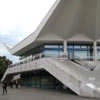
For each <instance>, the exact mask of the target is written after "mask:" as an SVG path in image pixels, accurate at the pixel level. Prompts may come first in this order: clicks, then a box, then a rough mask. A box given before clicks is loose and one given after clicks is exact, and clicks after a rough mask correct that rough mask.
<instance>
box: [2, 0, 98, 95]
mask: <svg viewBox="0 0 100 100" xmlns="http://www.w3.org/2000/svg"><path fill="white" fill-rule="evenodd" d="M9 51H10V52H11V54H13V55H16V56H20V59H21V60H20V62H19V63H16V64H14V65H11V66H9V68H8V69H7V71H6V72H5V74H4V76H3V78H2V81H5V80H9V81H11V80H13V78H14V76H15V75H18V74H20V75H21V78H22V80H23V82H22V83H23V85H25V86H31V87H43V88H61V87H68V88H70V89H71V90H72V91H74V92H75V93H76V94H78V95H80V96H88V97H100V0H56V2H55V4H54V5H53V6H52V8H51V9H50V11H49V12H48V14H47V15H46V17H45V18H44V20H43V21H42V22H41V24H40V25H39V27H38V28H37V30H36V31H35V32H34V33H32V34H31V35H30V36H28V37H27V38H25V39H24V40H23V41H21V42H20V43H18V44H17V45H15V46H14V47H13V48H11V49H9Z"/></svg>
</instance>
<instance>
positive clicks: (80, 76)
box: [2, 58, 100, 97]
mask: <svg viewBox="0 0 100 100" xmlns="http://www.w3.org/2000/svg"><path fill="white" fill-rule="evenodd" d="M40 69H45V70H46V71H48V72H49V73H50V74H52V75H53V76H54V77H55V78H57V79H58V80H59V81H60V82H62V83H63V84H64V86H66V87H69V88H70V89H71V90H72V91H74V92H75V93H76V94H78V95H79V96H85V97H100V77H99V76H100V71H99V70H94V71H89V70H87V69H86V67H84V66H81V65H80V64H78V63H75V62H73V61H70V60H66V59H57V58H41V59H39V60H35V61H30V62H27V63H26V64H21V65H17V66H16V67H11V68H8V69H7V71H6V73H5V74H4V76H3V78H2V81H4V80H5V79H6V77H7V76H8V75H9V74H18V73H23V72H26V71H35V70H40Z"/></svg>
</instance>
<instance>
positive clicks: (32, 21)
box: [0, 0, 56, 61]
mask: <svg viewBox="0 0 100 100" xmlns="http://www.w3.org/2000/svg"><path fill="white" fill-rule="evenodd" d="M55 1H56V0H0V56H3V55H5V56H7V57H8V58H10V59H11V60H14V61H16V60H15V59H16V58H15V57H13V56H11V55H10V54H9V53H8V51H7V50H6V48H5V47H4V45H3V43H5V44H7V45H10V46H11V47H12V46H14V45H15V44H17V43H18V42H19V41H21V40H22V39H24V38H25V37H27V36H28V35H29V34H31V33H32V32H34V31H35V30H36V28H37V26H38V25H39V23H40V22H41V21H42V19H43V18H44V16H45V15H46V14H47V12H48V11H49V9H50V8H51V6H52V5H53V3H54V2H55Z"/></svg>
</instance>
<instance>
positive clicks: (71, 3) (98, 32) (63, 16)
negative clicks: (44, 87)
mask: <svg viewBox="0 0 100 100" xmlns="http://www.w3.org/2000/svg"><path fill="white" fill-rule="evenodd" d="M99 26H100V0H56V2H55V3H54V5H53V6H52V8H51V9H50V11H49V12H48V14H47V15H46V17H45V18H44V20H43V21H42V22H41V24H40V25H39V27H38V28H37V30H36V31H35V32H34V33H32V34H31V35H30V36H28V37H27V38H25V39H24V40H23V41H21V42H20V43H18V44H17V45H16V46H14V47H13V48H12V49H10V52H11V53H12V54H15V55H21V53H22V52H25V51H27V50H28V49H30V48H34V47H35V46H36V45H39V44H40V43H41V41H42V42H45V41H63V40H68V41H100V28H99Z"/></svg>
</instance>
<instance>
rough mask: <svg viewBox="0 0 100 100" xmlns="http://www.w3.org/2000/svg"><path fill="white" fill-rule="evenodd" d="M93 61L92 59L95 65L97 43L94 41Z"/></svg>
mask: <svg viewBox="0 0 100 100" xmlns="http://www.w3.org/2000/svg"><path fill="white" fill-rule="evenodd" d="M93 45H94V46H93V59H94V64H95V65H96V63H97V42H96V41H94V44H93Z"/></svg>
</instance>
